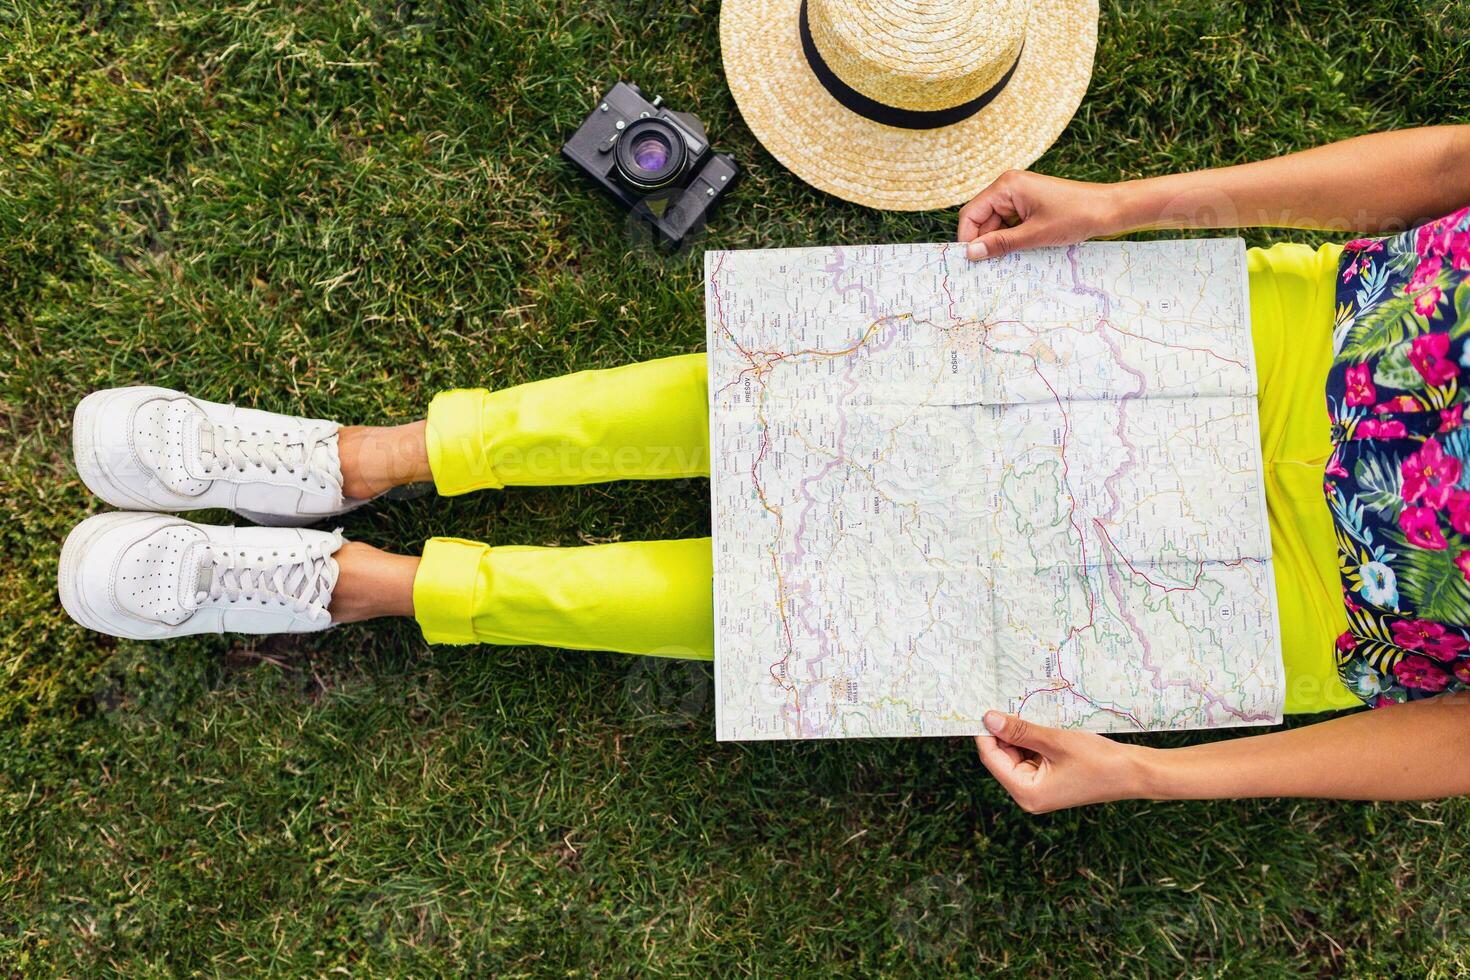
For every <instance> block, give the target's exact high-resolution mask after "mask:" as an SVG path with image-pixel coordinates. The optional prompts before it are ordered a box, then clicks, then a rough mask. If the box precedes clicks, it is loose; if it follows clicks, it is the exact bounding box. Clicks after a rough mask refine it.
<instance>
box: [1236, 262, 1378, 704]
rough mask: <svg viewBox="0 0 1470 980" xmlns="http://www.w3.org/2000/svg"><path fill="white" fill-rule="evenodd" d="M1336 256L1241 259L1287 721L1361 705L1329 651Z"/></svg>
mask: <svg viewBox="0 0 1470 980" xmlns="http://www.w3.org/2000/svg"><path fill="white" fill-rule="evenodd" d="M1341 251H1342V249H1341V247H1339V246H1337V245H1324V246H1322V247H1321V248H1319V249H1312V248H1310V247H1308V246H1305V245H1286V244H1283V245H1274V246H1272V247H1271V248H1269V249H1259V248H1253V249H1251V250H1250V252H1249V255H1248V267H1249V269H1250V296H1251V333H1252V337H1253V339H1254V343H1255V352H1256V375H1257V380H1258V383H1259V386H1260V397H1259V400H1258V405H1259V415H1260V429H1261V454H1262V458H1263V462H1264V469H1265V478H1266V509H1267V511H1268V517H1269V520H1270V523H1271V550H1272V555H1273V557H1274V561H1273V564H1274V566H1275V569H1276V597H1277V600H1278V604H1279V606H1280V609H1281V646H1282V654H1283V656H1284V659H1285V662H1286V710H1287V712H1288V713H1291V714H1299V713H1304V712H1313V711H1329V710H1332V709H1334V708H1345V707H1350V706H1358V705H1361V703H1362V702H1360V701H1359V700H1358V699H1357V698H1355V697H1353V696H1352V694H1350V693H1349V692H1348V690H1347V688H1345V687H1343V685H1342V682H1341V681H1339V680H1338V677H1337V664H1336V659H1335V655H1334V652H1333V651H1334V645H1333V644H1334V640H1335V639H1336V638H1337V635H1338V634H1339V633H1341V632H1342V631H1343V630H1345V629H1347V613H1346V611H1345V610H1344V608H1343V604H1342V590H1341V586H1340V585H1339V583H1338V577H1337V541H1336V539H1335V538H1334V536H1333V530H1332V515H1331V513H1330V512H1329V511H1328V509H1327V502H1326V499H1325V498H1324V497H1323V495H1322V476H1323V469H1324V467H1325V466H1326V464H1327V458H1328V457H1329V456H1330V455H1331V454H1332V441H1331V438H1330V435H1331V425H1330V423H1329V422H1328V419H1327V402H1326V399H1325V395H1324V391H1325V388H1326V384H1327V372H1328V369H1329V368H1330V367H1331V366H1332V324H1333V320H1334V310H1335V295H1336V280H1337V258H1338V255H1339V254H1340V253H1341Z"/></svg>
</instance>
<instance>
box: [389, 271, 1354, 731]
mask: <svg viewBox="0 0 1470 980" xmlns="http://www.w3.org/2000/svg"><path fill="white" fill-rule="evenodd" d="M1339 252H1340V249H1339V248H1338V247H1336V246H1324V247H1323V248H1321V249H1317V250H1313V249H1311V248H1308V247H1306V246H1301V245H1277V246H1274V247H1272V248H1270V249H1266V250H1262V249H1251V250H1250V254H1249V270H1250V296H1251V316H1252V321H1253V335H1254V340H1255V349H1256V368H1257V374H1258V377H1259V383H1260V399H1259V414H1260V435H1261V446H1262V449H1263V456H1264V462H1265V476H1266V504H1267V508H1268V511H1269V519H1270V525H1271V541H1272V547H1273V553H1274V555H1275V569H1276V591H1277V597H1278V599H1279V604H1280V609H1281V631H1282V645H1283V650H1284V654H1285V661H1286V679H1287V696H1286V710H1287V711H1288V712H1292V713H1299V712H1309V711H1324V710H1329V709H1333V708H1340V707H1348V706H1353V705H1356V704H1358V703H1359V702H1358V701H1357V699H1356V698H1354V697H1353V696H1352V695H1351V694H1349V693H1348V691H1347V690H1346V689H1345V688H1344V687H1343V686H1342V684H1341V683H1340V682H1339V681H1338V679H1337V671H1336V666H1335V660H1334V655H1333V641H1334V639H1335V638H1336V637H1337V635H1338V634H1339V633H1341V632H1342V631H1343V630H1344V629H1346V628H1347V623H1346V614H1345V612H1344V610H1343V606H1342V601H1341V597H1340V589H1339V586H1338V579H1337V564H1336V555H1337V545H1336V541H1335V540H1334V538H1333V531H1332V519H1331V516H1330V515H1329V513H1328V510H1327V505H1326V502H1325V500H1324V498H1323V496H1322V471H1323V467H1324V465H1325V463H1326V460H1327V457H1328V455H1329V454H1330V453H1331V450H1332V446H1331V443H1330V441H1329V428H1328V421H1327V410H1326V404H1325V402H1324V399H1323V390H1324V386H1325V384H1326V378H1327V371H1328V368H1329V367H1330V365H1331V359H1332V347H1331V345H1332V324H1333V305H1334V284H1335V276H1336V273H1337V257H1338V254H1339ZM428 446H429V462H430V466H431V468H432V470H433V473H434V481H435V483H436V485H437V486H438V488H439V492H440V493H443V494H459V493H465V492H467V491H470V490H476V489H481V488H498V487H503V486H512V485H548V484H572V483H590V482H596V481H602V480H618V479H659V478H669V477H691V476H706V475H708V473H709V430H708V409H707V380H706V368H705V359H704V355H702V354H691V355H687V356H684V357H670V358H664V359H663V360H658V361H650V362H646V363H643V364H631V365H627V366H625V367H620V368H614V369H612V370H608V371H584V372H582V373H580V374H573V375H568V376H566V377H561V378H552V379H549V380H546V381H538V382H535V383H533V384H528V385H520V386H518V387H514V388H507V389H504V390H501V391H495V392H490V391H486V390H484V389H474V390H465V391H449V392H444V393H443V394H440V395H439V396H437V397H436V398H435V399H434V401H433V403H432V404H431V405H430V407H429V425H428ZM711 581H712V575H711V555H710V541H709V539H708V538H699V539H694V540H685V541H651V542H649V541H644V542H629V543H621V544H609V545H598V546H594V547H588V548H520V547H494V548H492V547H489V546H486V545H483V544H477V543H474V542H469V541H460V540H457V539H452V538H435V539H433V540H431V541H430V542H429V543H428V545H427V546H426V547H425V549H424V557H423V561H422V562H421V563H420V565H419V571H418V576H417V578H416V579H415V582H414V608H415V610H416V614H417V618H418V621H419V624H420V626H421V627H422V629H423V631H424V636H425V638H426V639H428V640H429V641H430V642H433V643H509V644H544V645H547V646H557V647H568V648H573V649H587V650H617V651H622V652H626V653H651V654H662V655H665V656H681V657H694V658H700V659H709V658H710V657H711V656H712V655H713V648H714V623H713V611H712V610H713V596H712V593H711Z"/></svg>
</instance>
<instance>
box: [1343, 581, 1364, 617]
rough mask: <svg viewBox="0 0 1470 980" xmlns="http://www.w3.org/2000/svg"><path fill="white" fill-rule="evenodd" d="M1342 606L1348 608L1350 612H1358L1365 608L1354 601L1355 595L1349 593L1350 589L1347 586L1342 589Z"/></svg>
mask: <svg viewBox="0 0 1470 980" xmlns="http://www.w3.org/2000/svg"><path fill="white" fill-rule="evenodd" d="M1342 604H1343V605H1344V606H1346V607H1347V610H1348V612H1357V611H1358V610H1359V609H1361V608H1363V607H1362V606H1360V605H1358V604H1357V603H1356V602H1354V601H1353V594H1352V593H1351V592H1349V591H1348V587H1347V586H1346V585H1344V586H1343V587H1342Z"/></svg>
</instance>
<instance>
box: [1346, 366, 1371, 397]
mask: <svg viewBox="0 0 1470 980" xmlns="http://www.w3.org/2000/svg"><path fill="white" fill-rule="evenodd" d="M1345 378H1346V382H1347V403H1348V404H1349V405H1371V404H1373V403H1374V402H1375V401H1377V400H1378V389H1377V388H1375V387H1373V369H1372V368H1370V367H1369V366H1368V365H1366V364H1359V365H1357V366H1355V367H1350V368H1348V369H1347V374H1346V375H1345Z"/></svg>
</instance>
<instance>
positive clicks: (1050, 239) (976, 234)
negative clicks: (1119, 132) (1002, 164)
mask: <svg viewBox="0 0 1470 980" xmlns="http://www.w3.org/2000/svg"><path fill="white" fill-rule="evenodd" d="M1119 186H1120V185H1118V184H1091V183H1085V182H1083V181H1077V180H1063V179H1062V178H1060V177H1047V176H1044V175H1043V174H1034V173H1031V172H1030V171H1023V170H1008V171H1006V172H1005V173H1003V174H1001V175H1000V176H999V177H997V178H996V179H995V180H994V181H992V182H991V184H990V186H989V187H987V188H985V189H984V190H983V191H981V192H980V193H979V194H976V195H975V199H974V200H973V201H971V202H970V203H969V204H966V205H965V206H964V207H962V208H960V229H959V240H960V241H961V242H968V243H969V247H968V248H967V249H966V255H967V256H968V257H969V258H971V259H993V258H999V257H1000V256H1002V255H1009V254H1010V253H1012V252H1015V251H1018V250H1020V249H1023V248H1036V247H1038V246H1041V245H1074V244H1076V243H1077V242H1080V241H1084V240H1086V239H1088V238H1098V237H1100V236H1103V235H1115V234H1118V233H1120V232H1122V231H1124V230H1125V229H1123V228H1122V227H1120V225H1121V213H1122V208H1121V205H1120V202H1119V198H1120V196H1121V195H1120V194H1119V191H1118V188H1119Z"/></svg>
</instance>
